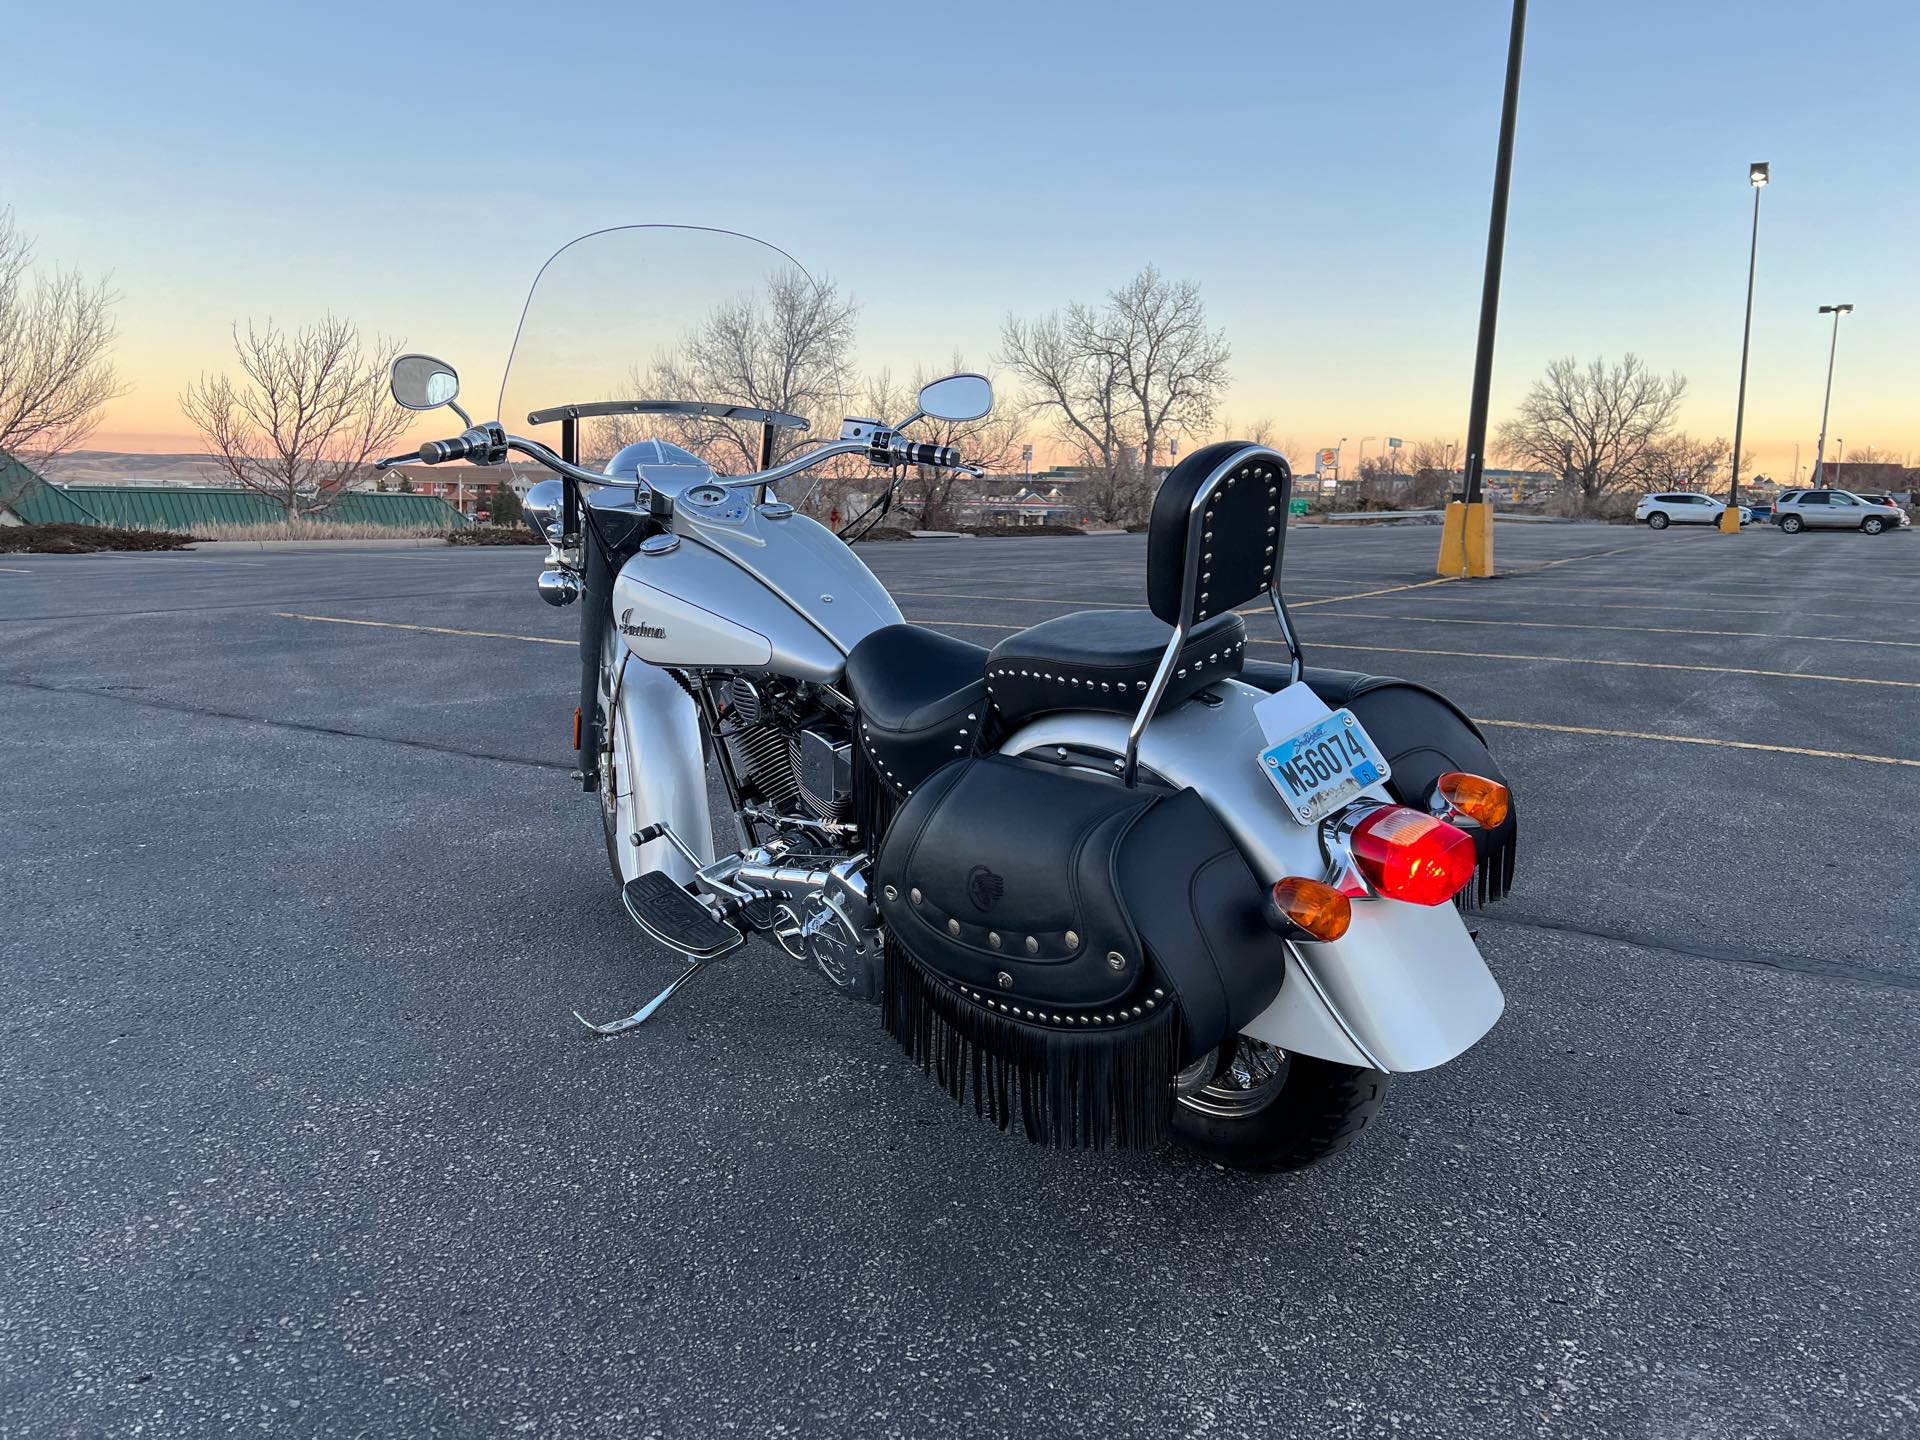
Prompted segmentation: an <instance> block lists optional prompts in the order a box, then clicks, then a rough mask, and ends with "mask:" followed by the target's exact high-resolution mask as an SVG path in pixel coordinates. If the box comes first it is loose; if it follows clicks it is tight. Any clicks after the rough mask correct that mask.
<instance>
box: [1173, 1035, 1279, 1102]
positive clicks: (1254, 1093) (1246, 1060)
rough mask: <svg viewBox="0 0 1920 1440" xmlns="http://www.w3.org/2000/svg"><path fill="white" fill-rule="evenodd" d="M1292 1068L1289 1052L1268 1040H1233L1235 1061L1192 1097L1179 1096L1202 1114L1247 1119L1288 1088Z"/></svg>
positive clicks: (1180, 1099) (1243, 1038)
mask: <svg viewBox="0 0 1920 1440" xmlns="http://www.w3.org/2000/svg"><path fill="white" fill-rule="evenodd" d="M1288 1069H1289V1064H1288V1059H1287V1052H1286V1051H1284V1050H1276V1049H1275V1048H1274V1047H1273V1046H1271V1045H1269V1044H1267V1043H1266V1042H1265V1041H1261V1040H1253V1039H1249V1038H1248V1037H1247V1036H1245V1035H1237V1036H1235V1037H1234V1052H1233V1059H1232V1060H1230V1061H1228V1062H1227V1064H1226V1065H1225V1066H1224V1067H1222V1068H1221V1069H1220V1070H1219V1071H1218V1073H1216V1074H1215V1075H1214V1077H1213V1078H1212V1079H1211V1080H1209V1081H1208V1082H1207V1083H1206V1084H1205V1085H1202V1086H1201V1087H1200V1088H1199V1089H1197V1090H1195V1091H1193V1092H1192V1093H1191V1094H1183V1095H1181V1096H1179V1097H1178V1098H1179V1103H1180V1104H1182V1105H1185V1106H1186V1107H1187V1108H1188V1109H1190V1110H1198V1111H1199V1112H1200V1113H1201V1114H1203V1115H1215V1116H1218V1117H1220V1118H1221V1119H1225V1120H1244V1119H1245V1118H1246V1117H1247V1116H1249V1115H1257V1114H1258V1113H1259V1112H1260V1111H1262V1110H1264V1109H1266V1108H1267V1106H1269V1105H1271V1104H1272V1103H1273V1102H1274V1101H1275V1100H1278V1099H1279V1098H1280V1092H1281V1090H1283V1089H1284V1088H1285V1087H1286V1083H1287V1071H1288Z"/></svg>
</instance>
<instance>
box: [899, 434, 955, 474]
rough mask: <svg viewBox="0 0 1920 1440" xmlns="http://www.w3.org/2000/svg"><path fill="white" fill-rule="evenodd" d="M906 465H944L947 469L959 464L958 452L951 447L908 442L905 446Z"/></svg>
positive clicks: (922, 442)
mask: <svg viewBox="0 0 1920 1440" xmlns="http://www.w3.org/2000/svg"><path fill="white" fill-rule="evenodd" d="M907 463H908V464H909V465H945V466H946V467H947V468H948V469H952V468H953V467H954V466H956V465H958V464H959V463H960V452H959V451H958V450H956V449H954V448H953V447H952V446H951V445H932V444H928V443H926V442H924V441H909V442H908V444H907Z"/></svg>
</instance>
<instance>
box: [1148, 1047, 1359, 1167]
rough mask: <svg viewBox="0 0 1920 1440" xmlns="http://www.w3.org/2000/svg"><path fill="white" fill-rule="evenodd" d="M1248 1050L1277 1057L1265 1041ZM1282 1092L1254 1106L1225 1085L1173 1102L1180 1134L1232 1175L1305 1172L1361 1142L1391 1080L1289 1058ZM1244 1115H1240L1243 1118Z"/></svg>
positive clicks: (1179, 1137) (1175, 1129) (1307, 1058)
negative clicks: (1248, 1104) (1361, 1137)
mask: <svg viewBox="0 0 1920 1440" xmlns="http://www.w3.org/2000/svg"><path fill="white" fill-rule="evenodd" d="M1234 1038H1235V1040H1236V1041H1237V1042H1239V1043H1241V1044H1250V1045H1254V1046H1257V1047H1258V1048H1259V1049H1260V1050H1262V1051H1267V1053H1268V1054H1277V1053H1278V1052H1274V1051H1271V1050H1269V1049H1268V1047H1266V1046H1264V1045H1260V1043H1259V1042H1258V1041H1248V1040H1246V1038H1245V1037H1244V1036H1236V1037H1234ZM1283 1059H1284V1063H1285V1065H1286V1071H1285V1074H1284V1075H1283V1076H1281V1077H1280V1078H1279V1080H1278V1082H1277V1083H1278V1092H1277V1093H1276V1094H1274V1095H1273V1096H1271V1097H1270V1098H1269V1099H1267V1100H1266V1102H1265V1103H1264V1104H1260V1105H1259V1106H1258V1108H1247V1105H1246V1103H1245V1101H1244V1095H1245V1092H1238V1097H1237V1096H1236V1092H1234V1091H1233V1090H1232V1089H1231V1088H1229V1087H1225V1086H1222V1085H1221V1084H1220V1083H1219V1082H1216V1083H1215V1084H1213V1085H1209V1086H1208V1087H1206V1089H1204V1090H1202V1091H1201V1092H1200V1093H1199V1094H1197V1095H1194V1096H1192V1097H1186V1096H1179V1097H1176V1098H1175V1100H1174V1102H1173V1134H1174V1138H1175V1139H1177V1140H1178V1141H1179V1142H1180V1143H1181V1144H1182V1145H1184V1146H1186V1147H1187V1149H1189V1150H1191V1151H1193V1152H1194V1153H1195V1154H1196V1155H1199V1156H1200V1157H1201V1158H1203V1159H1206V1160H1211V1161H1213V1162H1214V1163H1215V1164H1218V1165H1224V1166H1226V1167H1227V1168H1228V1169H1231V1170H1249V1171H1255V1172H1262V1173H1272V1172H1275V1171H1282V1170H1301V1169H1304V1168H1305V1167H1307V1166H1309V1165H1312V1164H1315V1163H1317V1162H1319V1161H1321V1160H1324V1159H1326V1158H1327V1157H1328V1156H1330V1155H1338V1154H1339V1153H1340V1152H1341V1151H1342V1150H1344V1149H1346V1148H1347V1147H1348V1146H1349V1145H1351V1144H1353V1142H1354V1141H1355V1140H1357V1139H1359V1138H1360V1134H1361V1132H1362V1131H1364V1130H1365V1129H1366V1128H1367V1126H1368V1124H1369V1123H1371V1121H1372V1120H1373V1117H1374V1115H1375V1114H1376V1113H1378V1111H1379V1109H1380V1107H1381V1105H1382V1104H1384V1103H1385V1101H1386V1098H1387V1082H1388V1077H1387V1076H1386V1075H1384V1074H1382V1073H1381V1072H1380V1071H1378V1070H1363V1069H1361V1068H1359V1067H1358V1066H1354V1065H1340V1064H1337V1063H1335V1062H1334V1061H1332V1060H1319V1059H1316V1058H1314V1057H1313V1056H1311V1055H1287V1056H1284V1057H1283ZM1236 1110H1238V1111H1239V1112H1240V1113H1236Z"/></svg>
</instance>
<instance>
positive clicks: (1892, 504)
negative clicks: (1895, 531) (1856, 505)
mask: <svg viewBox="0 0 1920 1440" xmlns="http://www.w3.org/2000/svg"><path fill="white" fill-rule="evenodd" d="M1853 493H1854V494H1855V495H1858V496H1859V497H1860V498H1861V499H1862V500H1864V501H1866V502H1867V503H1868V504H1869V505H1884V506H1886V507H1887V508H1888V509H1889V510H1898V509H1899V508H1900V502H1899V501H1898V500H1896V499H1894V498H1893V496H1891V495H1889V494H1888V493H1887V492H1886V491H1884V490H1855V491H1854V492H1853Z"/></svg>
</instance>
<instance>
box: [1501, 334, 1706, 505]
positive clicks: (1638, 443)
mask: <svg viewBox="0 0 1920 1440" xmlns="http://www.w3.org/2000/svg"><path fill="white" fill-rule="evenodd" d="M1686 390H1687V381H1686V377H1685V376H1684V375H1680V374H1678V373H1675V374H1673V375H1669V376H1666V377H1664V378H1662V377H1661V376H1658V375H1655V374H1653V372H1651V371H1650V370H1648V369H1647V367H1646V362H1645V361H1643V360H1641V359H1640V357H1639V356H1637V355H1634V354H1631V353H1629V354H1628V355H1626V356H1624V357H1623V358H1622V359H1621V360H1620V362H1619V363H1618V364H1616V365H1611V366H1610V365H1608V364H1607V363H1606V362H1605V361H1604V360H1593V361H1590V362H1589V363H1588V364H1586V365H1585V366H1582V365H1580V364H1579V363H1578V362H1577V361H1575V360H1574V359H1573V358H1572V357H1571V356H1569V357H1568V358H1567V359H1564V360H1556V361H1554V362H1553V363H1552V364H1551V365H1549V366H1548V367H1547V373H1546V374H1545V375H1544V376H1542V377H1541V378H1540V379H1539V380H1536V381H1535V382H1534V385H1533V388H1532V389H1531V390H1530V391H1528V392H1527V398H1526V399H1525V400H1524V401H1522V402H1521V405H1520V413H1519V414H1518V415H1517V416H1515V417H1514V418H1513V419H1511V420H1509V421H1507V422H1506V423H1505V424H1503V425H1502V426H1501V427H1500V432H1499V444H1498V449H1499V451H1500V453H1501V455H1502V456H1504V457H1505V458H1506V459H1507V460H1509V461H1510V462H1512V463H1513V464H1515V465H1517V466H1522V467H1525V468H1528V469H1534V470H1547V471H1551V472H1552V473H1553V474H1555V475H1558V476H1559V477H1560V478H1561V480H1562V482H1563V483H1564V484H1566V485H1567V486H1568V487H1569V488H1570V489H1573V490H1577V492H1578V494H1579V497H1580V499H1581V500H1582V502H1584V503H1587V504H1591V503H1592V502H1593V501H1595V500H1597V499H1598V498H1599V497H1600V496H1602V495H1604V494H1605V493H1607V492H1608V491H1611V490H1615V489H1619V488H1620V487H1622V486H1625V485H1631V484H1632V483H1634V481H1635V480H1636V479H1637V478H1638V476H1639V474H1640V472H1641V469H1642V467H1643V466H1644V464H1645V461H1646V458H1647V454H1648V451H1649V450H1651V449H1652V448H1653V447H1654V446H1656V445H1658V444H1659V443H1660V442H1661V441H1663V440H1665V439H1666V438H1667V437H1668V436H1669V435H1670V433H1671V432H1672V429H1673V423H1674V415H1675V413H1676V412H1677V411H1678V409H1679V407H1680V399H1681V397H1682V396H1683V395H1685V394H1686Z"/></svg>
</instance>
